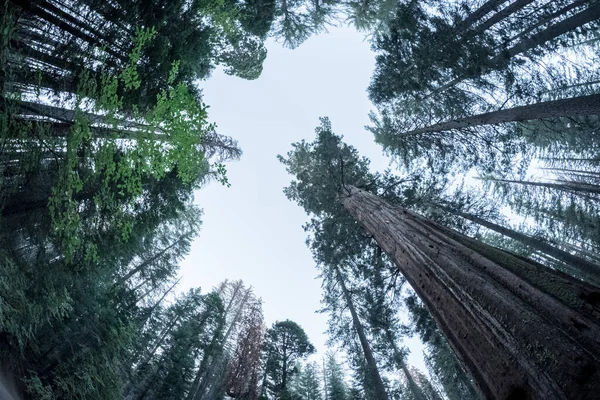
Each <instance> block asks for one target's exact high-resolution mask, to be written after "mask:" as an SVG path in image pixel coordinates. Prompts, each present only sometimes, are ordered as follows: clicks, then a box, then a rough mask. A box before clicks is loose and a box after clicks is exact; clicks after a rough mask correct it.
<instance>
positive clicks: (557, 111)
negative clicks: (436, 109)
mask: <svg viewBox="0 0 600 400" xmlns="http://www.w3.org/2000/svg"><path fill="white" fill-rule="evenodd" d="M583 115H600V95H598V94H594V95H589V96H580V97H573V98H569V99H562V100H553V101H545V102H542V103H536V104H531V105H528V106H519V107H514V108H509V109H506V110H499V111H492V112H488V113H483V114H478V115H473V116H470V117H465V118H460V119H456V120H453V121H447V122H442V123H439V124H434V125H430V126H427V127H424V128H419V129H413V130H412V131H408V132H406V133H402V134H401V135H402V136H410V135H418V134H422V133H430V132H441V131H448V130H451V129H464V128H472V127H475V126H481V125H497V124H502V123H506V122H518V121H530V120H534V119H541V118H557V117H573V116H583Z"/></svg>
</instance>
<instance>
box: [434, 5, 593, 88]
mask: <svg viewBox="0 0 600 400" xmlns="http://www.w3.org/2000/svg"><path fill="white" fill-rule="evenodd" d="M598 18H600V5H598V4H594V5H592V6H590V7H588V8H587V9H585V10H583V11H581V12H579V13H577V14H575V15H573V16H571V17H569V18H567V19H565V20H563V21H560V22H558V23H556V24H554V25H552V26H550V27H548V28H546V29H545V30H543V31H541V32H538V33H537V34H535V35H534V36H532V37H530V38H529V39H525V40H523V41H521V42H519V43H517V44H515V45H514V46H513V47H511V48H510V49H506V50H504V51H502V52H501V53H500V54H498V55H497V56H496V57H494V58H492V59H490V60H488V61H487V65H489V66H492V68H494V69H497V67H496V66H501V65H505V64H506V63H507V62H508V61H509V60H510V59H511V58H513V57H515V56H517V55H519V54H522V53H525V52H527V51H529V50H531V49H533V48H535V47H538V46H541V45H543V44H545V43H547V42H549V41H551V40H553V39H556V38H557V37H559V36H561V35H563V34H565V33H567V32H571V31H573V30H575V29H577V28H579V27H581V26H583V25H585V24H587V23H589V22H592V21H595V20H597V19H598ZM469 78H474V77H473V76H466V75H461V76H458V77H456V78H454V79H453V80H452V81H450V82H448V83H446V84H444V85H442V86H440V87H438V88H436V89H434V90H433V91H432V92H431V93H429V94H427V95H426V96H425V98H429V97H431V96H434V95H436V94H439V93H441V92H444V91H445V90H448V89H450V88H451V87H453V86H455V85H457V84H459V83H461V82H462V81H464V80H465V79H469Z"/></svg>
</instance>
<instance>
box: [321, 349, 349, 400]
mask: <svg viewBox="0 0 600 400" xmlns="http://www.w3.org/2000/svg"><path fill="white" fill-rule="evenodd" d="M323 374H325V375H326V376H327V385H326V387H325V391H326V392H327V399H329V400H348V387H347V385H346V382H345V380H344V371H343V370H342V368H341V366H340V364H339V363H338V362H337V360H336V357H335V353H329V354H327V355H326V360H325V368H324V370H323Z"/></svg>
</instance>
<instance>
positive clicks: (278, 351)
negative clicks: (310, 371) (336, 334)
mask: <svg viewBox="0 0 600 400" xmlns="http://www.w3.org/2000/svg"><path fill="white" fill-rule="evenodd" d="M314 352H315V348H314V346H313V345H312V344H311V343H310V341H309V340H308V337H307V336H306V333H305V332H304V330H303V329H302V328H301V327H300V326H299V325H298V324H296V323H295V322H293V321H290V320H285V321H279V322H275V323H274V324H273V326H272V327H271V328H269V329H267V332H266V335H265V357H266V365H265V374H266V375H267V376H268V377H269V379H270V382H269V384H268V388H269V390H270V391H271V392H272V393H273V395H274V396H275V398H276V399H288V398H289V396H290V392H289V388H288V384H289V380H290V379H291V378H292V376H294V375H295V374H296V373H297V369H296V362H297V361H299V360H301V359H303V358H305V357H307V356H308V355H310V354H312V353H314Z"/></svg>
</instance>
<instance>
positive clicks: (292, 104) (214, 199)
mask: <svg viewBox="0 0 600 400" xmlns="http://www.w3.org/2000/svg"><path fill="white" fill-rule="evenodd" d="M267 49H268V56H267V59H266V60H265V62H264V69H263V72H262V74H261V76H260V77H259V78H258V79H256V80H254V81H247V80H243V79H240V78H237V77H232V76H228V75H226V74H224V73H222V72H221V71H215V72H214V73H213V75H212V76H211V77H210V78H209V79H208V80H206V81H204V82H202V83H201V85H200V87H201V88H202V89H203V94H204V102H205V103H207V104H208V105H209V106H210V108H209V116H210V119H211V121H213V122H216V124H217V126H218V128H217V131H218V132H219V133H220V134H224V135H228V136H232V137H233V138H235V139H236V140H238V142H239V146H240V147H241V149H242V150H243V152H244V154H243V156H242V158H241V159H240V161H238V162H234V163H229V164H227V170H228V172H227V176H228V179H229V182H230V183H231V187H229V188H227V187H224V186H222V185H220V184H219V183H218V182H212V183H210V184H209V185H207V186H206V187H204V188H202V189H201V190H199V191H198V192H197V193H196V197H195V202H196V203H197V204H198V205H200V206H201V207H202V208H203V210H204V216H203V218H202V220H203V224H202V229H201V232H200V235H199V237H198V238H196V240H195V241H194V242H193V244H192V247H191V252H190V254H189V255H188V256H187V257H186V258H185V260H184V261H183V262H182V268H181V274H182V276H183V279H182V281H181V284H180V290H182V291H185V290H187V289H189V288H192V287H201V288H202V289H203V290H204V291H209V290H210V289H211V288H212V287H214V286H216V285H217V284H218V283H219V282H221V281H223V280H225V279H230V280H237V279H242V280H243V281H244V282H245V284H246V285H251V286H252V287H254V291H255V294H256V295H257V297H260V298H262V300H263V310H264V315H265V320H266V322H267V324H268V325H269V326H270V325H271V324H272V323H273V322H275V321H278V320H285V319H290V320H293V321H295V322H297V323H298V324H299V325H300V326H302V327H303V328H304V330H305V331H306V333H307V335H308V337H309V338H310V340H311V341H312V343H313V344H314V345H315V347H316V348H317V352H318V354H319V357H320V356H322V355H323V354H324V351H325V349H326V345H325V341H326V339H327V338H326V336H325V334H324V332H325V330H326V329H327V316H326V315H325V314H318V313H316V312H315V311H316V310H318V309H319V308H321V304H320V299H321V287H320V280H319V279H317V275H318V271H317V269H316V268H315V263H314V262H313V260H312V256H311V254H310V251H309V250H308V248H307V247H306V245H305V240H306V236H307V234H306V233H305V232H304V231H303V229H302V225H303V223H304V222H306V220H307V216H306V214H305V213H304V211H303V210H302V209H301V208H300V207H299V206H297V205H296V204H295V203H292V202H291V201H289V200H288V199H287V198H286V197H285V195H284V194H283V188H284V187H285V186H287V185H288V184H289V182H290V180H291V176H289V175H288V174H287V173H286V171H285V168H284V166H283V165H282V164H280V163H279V161H278V160H277V155H278V154H281V155H285V154H286V153H287V152H288V151H289V150H290V149H291V143H293V142H297V141H300V140H302V139H306V140H308V141H312V139H313V138H314V129H315V128H316V127H317V126H318V125H319V117H322V116H327V117H329V118H330V119H331V123H332V127H333V131H334V132H335V133H337V134H342V135H344V138H345V140H346V142H347V143H349V144H351V145H353V146H355V147H356V148H357V149H358V150H359V151H360V153H361V155H364V156H367V157H368V158H370V159H371V163H372V168H373V169H374V170H383V169H385V168H387V167H388V164H389V160H388V159H387V158H386V157H384V156H383V155H382V151H381V148H380V147H379V145H377V144H376V143H375V142H374V140H373V137H372V135H371V134H370V133H369V132H367V131H366V130H365V129H364V126H365V125H367V124H368V123H369V119H368V113H369V111H370V110H372V109H373V108H374V107H373V106H372V104H371V103H370V101H369V100H368V97H367V93H366V88H367V86H368V84H369V80H370V77H371V75H372V72H373V68H374V64H375V60H374V54H373V53H372V52H371V50H370V45H369V43H368V42H367V41H365V40H364V37H363V36H362V35H361V34H359V33H357V32H356V31H354V30H353V29H351V28H347V27H339V28H332V29H330V30H329V32H328V33H325V34H321V35H318V36H315V37H312V38H310V39H309V40H307V41H306V42H305V43H303V44H302V45H301V46H300V47H299V48H297V49H294V50H290V49H285V48H283V47H282V46H281V45H280V44H279V43H275V42H272V41H269V42H267ZM416 343H417V342H415V341H412V344H413V345H414V346H416ZM407 344H409V343H407ZM418 348H419V350H418V351H413V353H416V354H413V357H411V359H409V361H410V362H411V363H413V364H417V365H422V360H421V359H420V358H419V357H420V354H421V350H420V347H418ZM412 358H414V359H412Z"/></svg>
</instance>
